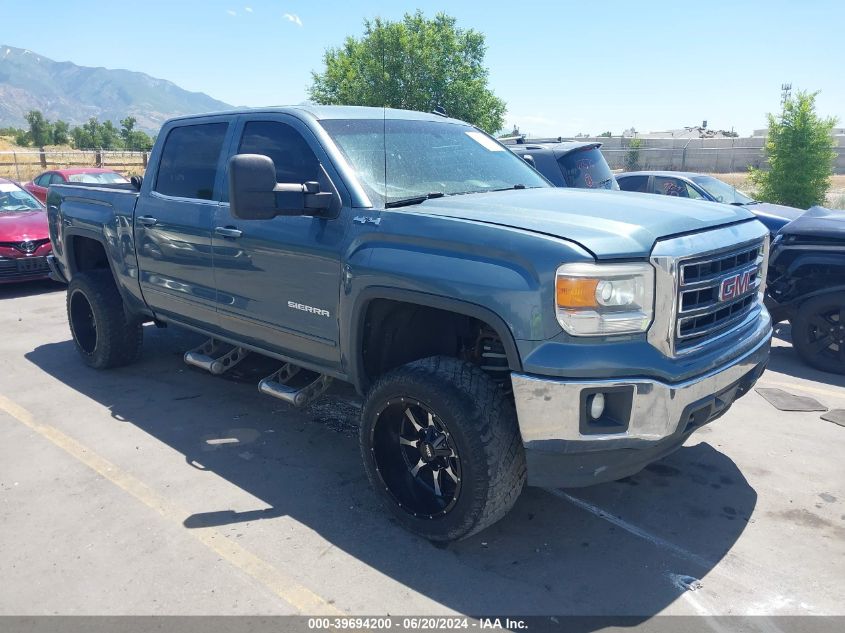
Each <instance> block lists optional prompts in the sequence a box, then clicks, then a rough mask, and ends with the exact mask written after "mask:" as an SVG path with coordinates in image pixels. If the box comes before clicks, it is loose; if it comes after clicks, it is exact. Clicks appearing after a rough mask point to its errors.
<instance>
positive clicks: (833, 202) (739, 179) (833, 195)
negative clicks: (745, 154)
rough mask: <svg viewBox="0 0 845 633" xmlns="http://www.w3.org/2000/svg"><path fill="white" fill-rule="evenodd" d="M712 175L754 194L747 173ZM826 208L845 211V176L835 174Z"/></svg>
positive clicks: (831, 181) (831, 180)
mask: <svg viewBox="0 0 845 633" xmlns="http://www.w3.org/2000/svg"><path fill="white" fill-rule="evenodd" d="M710 175H711V176H713V177H714V178H718V179H719V180H722V181H724V182H726V183H728V184H730V185H733V186H734V187H736V188H737V189H739V190H740V191H742V192H743V193H747V194H749V195H753V194H754V185H753V184H751V181H750V180H749V178H748V173H747V172H735V173H732V174H710ZM825 206H827V207H829V208H831V209H845V174H834V175H833V177H832V178H831V179H830V190H829V191H828V192H827V201H826V202H825Z"/></svg>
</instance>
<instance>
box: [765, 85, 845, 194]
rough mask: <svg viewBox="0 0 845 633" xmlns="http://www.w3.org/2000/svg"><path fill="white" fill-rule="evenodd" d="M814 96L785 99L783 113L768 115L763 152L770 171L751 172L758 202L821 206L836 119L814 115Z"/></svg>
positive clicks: (830, 165)
mask: <svg viewBox="0 0 845 633" xmlns="http://www.w3.org/2000/svg"><path fill="white" fill-rule="evenodd" d="M817 94H818V93H817V92H814V93H808V92H801V91H799V92H797V93H796V94H795V95H794V96H792V95H787V96H786V98H785V99H784V101H783V110H782V112H781V113H780V114H779V115H778V116H777V117H776V116H774V115H773V114H769V115H768V119H769V135H768V139H767V140H766V145H765V147H764V148H763V151H764V154H765V156H766V158H767V159H768V161H769V168H768V170H767V171H764V170H761V169H754V168H752V169H751V170H750V171H751V181H752V182H753V183H754V184H755V185H756V187H757V198H759V199H760V200H763V201H765V202H774V203H777V204H785V205H788V206H791V207H798V208H800V209H807V208H809V207H811V206H813V205H817V204H824V201H825V196H826V194H827V191H828V189H829V188H830V177H831V175H833V161H834V160H835V158H836V152H835V151H834V147H835V146H834V141H833V137H832V136H831V133H832V132H833V127H834V125H836V119H835V118H834V117H827V118H821V117H819V115H818V114H816V95H817Z"/></svg>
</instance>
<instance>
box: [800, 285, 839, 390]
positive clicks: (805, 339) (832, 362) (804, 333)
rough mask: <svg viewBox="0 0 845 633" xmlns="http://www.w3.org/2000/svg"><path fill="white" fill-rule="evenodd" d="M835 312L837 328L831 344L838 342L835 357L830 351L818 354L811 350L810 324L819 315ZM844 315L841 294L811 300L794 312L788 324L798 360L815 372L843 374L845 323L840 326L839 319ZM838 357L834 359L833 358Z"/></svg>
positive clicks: (811, 328)
mask: <svg viewBox="0 0 845 633" xmlns="http://www.w3.org/2000/svg"><path fill="white" fill-rule="evenodd" d="M837 309H838V310H839V312H838V315H837V316H838V318H839V321H838V323H839V326H838V328H834V332H833V340H832V343H834V344H835V343H836V341H838V346H839V353H838V355H837V354H836V353H835V352H834V350H830V349H825V350H822V351H821V352H819V351H818V350H817V349H814V347H813V342H814V338H815V335H814V331H815V330H814V328H815V326H814V324H813V321H814V320H815V319H817V318H819V315H824V314H828V313H830V312H834V311H836V310H837ZM843 313H845V292H832V293H830V294H825V295H820V296H818V297H813V298H812V299H808V300H807V301H805V302H804V303H802V304H801V305H800V306H799V307H798V310H797V312H796V315H795V317H794V318H793V319H792V320H791V323H792V346H793V347H794V348H795V351H796V352H798V355H799V356H800V357H801V359H802V360H803V361H804V362H805V363H807V364H808V365H810V366H811V367H815V368H816V369H820V370H822V371H827V372H831V373H835V374H845V351H843V347H845V343H843V342H842V341H843V340H845V322H842V320H841V319H842V315H843ZM836 356H838V358H836Z"/></svg>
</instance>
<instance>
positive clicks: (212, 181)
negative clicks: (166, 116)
mask: <svg viewBox="0 0 845 633" xmlns="http://www.w3.org/2000/svg"><path fill="white" fill-rule="evenodd" d="M231 120H232V117H226V118H223V117H210V118H204V119H192V120H191V121H190V124H186V123H180V124H178V125H176V126H173V127H171V128H170V129H169V130H167V129H165V130H162V134H165V135H166V136H165V141H164V144H163V146H162V147H161V149H160V150H158V151H159V152H160V154H159V156H157V157H156V156H153V157H152V160H151V162H152V164H153V165H157V166H158V169H157V172H156V173H155V174H154V176H153V177H152V178H147V179H145V180H144V185H143V187H142V190H141V195H140V197H139V199H138V204H137V206H136V209H135V218H134V224H135V240H136V250H137V254H138V266H139V279H140V285H141V291H142V292H143V294H144V298H145V300H146V301H147V303H148V304H149V305H150V307H152V308H153V309H154V310H155V311H156V312H157V313H160V314H162V315H165V316H170V317H172V318H175V319H177V320H179V321H183V322H185V323H188V324H192V325H195V326H197V327H201V328H203V329H214V328H215V327H216V325H217V314H216V292H215V288H214V268H213V261H212V253H211V226H212V220H213V218H214V211H215V209H216V208H217V205H218V204H219V200H220V191H221V185H220V178H219V174H221V173H222V164H223V160H224V158H225V152H224V151H223V148H224V147H225V146H226V141H227V140H228V135H229V127H230V123H231Z"/></svg>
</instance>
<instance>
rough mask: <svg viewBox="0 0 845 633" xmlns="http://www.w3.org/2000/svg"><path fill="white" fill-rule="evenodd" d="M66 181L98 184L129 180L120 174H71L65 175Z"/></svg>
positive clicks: (111, 183) (112, 183)
mask: <svg viewBox="0 0 845 633" xmlns="http://www.w3.org/2000/svg"><path fill="white" fill-rule="evenodd" d="M67 180H68V182H85V183H92V184H99V185H114V184H117V183H121V182H129V181H128V180H126V178H124V177H123V176H121V175H120V174H110V173H101V174H71V175H70V176H68V177H67Z"/></svg>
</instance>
